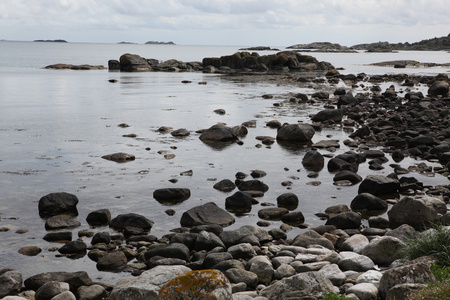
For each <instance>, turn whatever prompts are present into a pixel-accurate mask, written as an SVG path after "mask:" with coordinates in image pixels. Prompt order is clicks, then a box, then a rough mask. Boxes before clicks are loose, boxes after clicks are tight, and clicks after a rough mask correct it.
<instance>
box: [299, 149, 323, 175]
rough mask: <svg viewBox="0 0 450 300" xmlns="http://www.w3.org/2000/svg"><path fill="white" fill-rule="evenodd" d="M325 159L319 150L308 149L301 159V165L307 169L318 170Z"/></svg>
mask: <svg viewBox="0 0 450 300" xmlns="http://www.w3.org/2000/svg"><path fill="white" fill-rule="evenodd" d="M324 164H325V159H324V157H323V155H322V154H320V152H319V151H316V150H309V151H308V152H306V153H305V156H303V159H302V165H303V167H305V169H307V170H309V171H314V172H318V171H320V170H322V169H323V166H324Z"/></svg>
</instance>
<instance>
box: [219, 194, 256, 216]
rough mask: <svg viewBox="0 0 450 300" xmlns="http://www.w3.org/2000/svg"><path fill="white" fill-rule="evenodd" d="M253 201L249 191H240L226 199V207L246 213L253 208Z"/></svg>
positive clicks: (229, 209) (232, 210)
mask: <svg viewBox="0 0 450 300" xmlns="http://www.w3.org/2000/svg"><path fill="white" fill-rule="evenodd" d="M252 203H253V198H252V197H251V195H250V194H249V193H246V192H241V191H238V192H236V193H234V194H233V195H231V196H230V197H227V198H226V199H225V208H226V210H228V211H231V212H240V213H246V212H249V211H251V210H252Z"/></svg>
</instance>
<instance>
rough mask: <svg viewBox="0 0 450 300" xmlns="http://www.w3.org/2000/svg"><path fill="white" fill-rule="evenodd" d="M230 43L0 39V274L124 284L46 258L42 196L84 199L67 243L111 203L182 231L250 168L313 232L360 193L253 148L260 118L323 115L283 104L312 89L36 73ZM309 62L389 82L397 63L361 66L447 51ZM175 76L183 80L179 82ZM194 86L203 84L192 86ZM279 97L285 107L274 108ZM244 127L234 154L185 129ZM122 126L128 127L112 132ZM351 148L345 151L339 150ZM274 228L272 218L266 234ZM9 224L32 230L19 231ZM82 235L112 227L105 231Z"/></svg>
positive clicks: (273, 151) (297, 154) (337, 134)
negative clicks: (291, 199) (250, 124)
mask: <svg viewBox="0 0 450 300" xmlns="http://www.w3.org/2000/svg"><path fill="white" fill-rule="evenodd" d="M239 48H240V47H214V46H168V45H119V44H81V43H80V44H76V43H68V44H60V43H32V42H0V138H1V141H2V144H1V145H2V147H1V149H0V186H1V188H0V190H1V196H0V217H1V220H0V228H1V227H6V228H9V229H10V230H9V231H7V232H0V238H1V239H2V243H1V244H0V269H2V268H15V269H17V270H19V271H20V272H22V273H23V275H24V277H25V278H27V277H28V276H30V275H34V274H37V273H41V272H46V271H57V270H58V271H59V270H62V271H78V270H86V271H88V273H89V274H90V275H91V276H92V277H93V278H96V279H98V280H103V281H106V282H111V283H114V282H116V281H117V280H118V279H119V278H121V277H123V276H126V275H127V274H113V273H105V272H98V271H97V270H96V268H95V263H94V262H92V261H90V260H89V258H87V257H84V258H82V259H78V260H70V259H67V258H64V257H56V253H55V252H50V251H48V249H49V248H51V247H55V246H59V245H58V244H53V243H47V242H45V241H44V240H43V239H42V237H43V236H44V235H45V234H46V231H45V228H44V220H42V219H41V218H39V215H38V201H39V199H40V198H41V197H42V196H44V195H46V194H48V193H52V192H59V191H65V192H69V193H73V194H75V195H77V196H78V198H79V199H80V203H79V204H78V210H79V213H80V214H79V216H78V218H77V219H78V220H79V221H80V222H81V223H82V226H81V227H80V228H77V229H75V230H74V231H73V232H74V236H76V232H77V231H78V230H81V229H90V228H89V226H88V225H87V224H86V222H85V218H86V216H87V214H88V213H89V212H91V211H93V210H96V209H101V208H108V209H110V210H111V213H112V215H113V217H114V216H116V215H118V214H122V213H130V212H134V213H140V214H143V215H145V216H146V217H148V218H149V219H151V220H153V221H155V225H154V227H153V229H152V232H151V234H153V235H156V236H157V237H161V236H163V235H164V234H167V233H169V230H170V229H172V228H176V227H179V226H180V224H179V220H180V216H181V214H182V213H183V212H184V211H185V210H187V209H189V208H191V207H193V206H196V205H200V204H202V203H206V202H210V201H213V202H215V203H217V205H219V206H220V207H223V208H224V205H225V198H226V197H227V196H229V195H231V194H232V193H234V191H233V192H232V193H229V194H225V193H222V192H219V191H216V190H214V189H213V188H212V186H213V184H214V183H215V182H217V181H219V180H222V179H226V178H227V179H231V180H234V175H235V174H236V172H238V171H242V172H245V173H247V174H249V173H250V172H251V170H255V169H259V170H264V171H265V172H267V176H265V177H263V178H262V179H261V180H262V181H264V182H265V183H266V184H268V185H269V187H270V189H269V191H268V192H267V193H266V195H265V196H264V197H263V198H261V199H259V200H260V201H261V202H267V203H271V204H276V198H277V196H278V195H280V194H282V193H285V192H293V193H295V194H297V195H298V196H299V199H300V205H299V208H298V210H300V211H302V212H303V214H304V215H305V218H306V223H308V224H309V225H311V226H317V225H321V224H323V221H321V220H319V219H318V218H317V217H316V216H315V215H314V214H315V213H317V212H322V211H324V210H325V208H326V207H328V206H330V205H334V204H349V203H350V202H351V200H352V199H353V198H354V197H355V196H356V194H357V186H351V187H337V186H334V185H333V184H332V178H333V176H334V174H330V173H328V172H327V171H326V170H323V171H321V172H320V174H319V177H318V178H317V179H314V180H317V181H321V182H322V184H321V185H319V186H312V185H307V183H308V182H310V181H312V180H311V179H309V178H308V177H307V176H306V175H307V173H308V172H307V171H306V170H304V169H303V167H302V165H301V160H302V158H303V155H304V153H305V151H306V150H307V149H289V148H285V147H283V146H280V145H278V144H276V143H275V144H273V145H272V146H271V147H266V146H263V147H261V148H257V147H255V145H256V144H258V143H259V142H258V141H257V140H256V139H255V137H256V136H260V135H268V136H273V137H275V136H276V131H275V130H273V129H270V128H267V127H265V123H266V122H267V121H269V120H272V119H277V120H279V121H280V122H282V123H284V122H288V123H295V122H298V121H304V122H309V114H311V113H313V112H315V111H317V110H318V109H320V107H308V106H302V105H293V104H290V103H289V102H288V99H289V97H290V94H291V93H297V92H303V93H308V94H311V93H313V92H314V91H315V89H314V88H318V89H321V88H323V87H320V86H300V85H298V86H294V85H293V86H284V85H283V86H278V85H276V84H271V83H266V82H261V83H245V82H235V81H232V80H229V79H227V78H225V77H223V76H219V75H214V74H202V73H152V72H149V73H119V72H108V71H107V70H103V71H72V70H46V69H42V67H44V66H46V65H49V64H54V63H71V64H91V65H105V66H106V65H107V61H108V60H109V59H118V58H119V57H120V55H121V54H123V53H127V52H129V53H136V54H139V55H141V56H143V57H146V58H156V59H159V60H167V59H172V58H175V59H179V60H182V61H200V60H201V59H202V58H203V57H209V56H221V55H229V54H232V53H234V52H236V51H238V49H239ZM266 53H267V52H262V53H261V54H266ZM268 53H270V52H268ZM312 55H314V56H316V57H317V58H318V59H319V60H325V61H329V62H331V63H333V64H334V65H335V66H336V67H343V68H345V69H346V71H344V73H345V72H348V73H359V72H365V73H368V74H375V73H376V74H384V73H397V72H398V70H395V69H393V68H380V67H373V66H368V65H367V64H369V63H374V62H380V61H388V60H399V59H413V60H418V61H421V62H436V63H447V62H450V54H449V53H447V52H402V53H395V54H393V53H391V54H367V53H358V54H330V53H317V54H312ZM448 71H449V70H447V69H445V68H430V69H402V70H401V72H402V73H410V74H412V73H420V74H437V73H442V72H444V73H448ZM110 79H116V80H117V83H110V82H109V80H110ZM183 80H189V81H191V82H192V83H189V84H183V83H182V81H183ZM202 81H206V82H207V84H206V85H199V84H198V82H202ZM338 86H343V85H338ZM422 89H425V87H422ZM355 92H358V90H356V91H355ZM264 94H273V95H274V99H263V98H262V97H261V96H262V95H264ZM275 102H281V103H283V105H282V106H280V107H276V106H274V105H273V104H274V103H275ZM218 108H223V109H225V110H226V114H225V115H223V116H221V115H217V114H215V113H214V112H213V111H214V110H215V109H218ZM250 120H256V128H249V134H248V136H247V137H245V138H243V139H242V141H243V142H244V144H243V145H241V146H239V145H231V146H228V147H225V148H223V149H215V148H211V147H209V146H207V145H205V144H203V143H202V142H201V141H200V140H199V139H198V134H196V133H195V131H196V130H199V129H202V128H208V127H210V126H212V125H214V124H216V123H217V122H224V123H227V124H228V125H230V126H234V125H238V124H241V123H242V122H245V121H250ZM121 123H127V124H129V125H130V127H128V128H120V127H118V126H117V125H118V124H121ZM160 126H170V127H173V128H174V129H178V128H186V129H188V130H189V131H190V132H191V135H190V136H188V137H185V138H174V137H172V136H171V135H168V134H160V133H158V132H156V129H158V128H159V127H160ZM130 133H134V134H136V135H137V138H127V137H123V135H125V134H130ZM346 137H347V134H346V133H345V132H344V131H343V130H342V129H341V128H336V129H333V130H332V129H327V130H323V131H322V132H317V133H316V135H315V136H314V139H313V141H314V142H317V141H320V140H324V139H329V138H333V139H340V140H343V139H345V138H346ZM148 148H150V150H149V149H148ZM347 150H349V149H348V148H346V147H345V146H344V145H342V147H341V148H340V149H339V150H338V151H337V153H341V152H344V151H347ZM115 152H126V153H131V154H134V155H135V156H136V160H135V161H133V162H129V163H125V164H117V163H115V162H111V161H107V160H104V159H102V158H101V156H103V155H105V154H110V153H115ZM164 153H173V154H175V158H173V159H169V160H168V159H165V158H164V155H163V154H164ZM323 153H327V152H326V151H323ZM418 162H419V161H418ZM418 162H413V161H411V160H405V161H404V162H403V163H404V164H405V165H404V166H405V167H407V166H408V165H410V164H414V163H418ZM427 163H428V162H427ZM429 164H431V163H429ZM187 170H192V171H193V175H192V176H181V175H180V173H181V172H184V171H187ZM359 172H360V174H361V175H363V176H364V175H367V174H373V173H376V174H389V173H390V172H392V170H391V169H390V168H389V167H387V168H386V169H385V170H382V171H378V172H373V171H370V170H369V169H368V166H367V164H364V165H361V166H360V171H359ZM415 176H419V179H420V180H421V181H423V182H425V183H429V184H439V183H445V182H446V179H445V178H442V177H435V178H427V177H423V176H420V175H415ZM173 178H176V179H178V182H177V183H176V184H173V183H171V182H169V179H173ZM284 181H292V183H293V185H292V186H291V188H290V189H288V188H286V187H285V186H282V185H281V183H282V182H284ZM164 187H186V188H189V189H190V190H191V198H190V199H188V200H186V201H185V202H183V203H181V204H179V205H176V206H172V207H168V206H164V205H161V204H159V203H158V202H156V201H155V200H154V199H153V197H152V194H153V191H154V190H155V189H157V188H164ZM168 208H173V209H175V211H176V214H175V215H174V216H172V217H169V216H167V215H166V214H165V213H164V211H165V210H167V209H168ZM261 208H262V206H261V205H255V206H254V207H253V209H252V211H251V212H250V214H248V215H246V216H241V217H236V223H235V224H234V225H232V226H231V227H230V228H238V227H240V226H242V225H246V224H251V225H255V224H256V222H257V220H258V218H257V212H258V210H259V209H261ZM280 224H281V223H280V222H273V223H272V225H271V227H269V228H268V229H270V228H272V227H278V226H280ZM17 229H27V230H28V232H27V233H25V234H17V233H16V230H17ZM92 230H93V231H95V232H97V231H110V229H109V228H107V227H104V228H95V229H92ZM300 232H301V230H300V229H294V230H293V231H292V232H291V233H290V236H295V235H296V234H298V233H300ZM86 242H87V243H89V240H87V241H86ZM27 245H36V246H39V247H41V248H42V249H43V251H42V252H41V254H40V255H38V256H36V257H25V256H22V255H20V254H19V253H18V252H17V251H18V249H20V248H21V247H23V246H27Z"/></svg>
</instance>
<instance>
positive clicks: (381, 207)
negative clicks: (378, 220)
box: [350, 193, 388, 211]
mask: <svg viewBox="0 0 450 300" xmlns="http://www.w3.org/2000/svg"><path fill="white" fill-rule="evenodd" d="M387 207H388V205H387V202H386V201H384V200H382V199H380V198H378V197H377V196H374V195H372V194H369V193H361V194H359V195H358V196H356V197H355V198H353V200H352V202H351V204H350V208H351V209H352V210H353V211H366V210H369V211H385V210H386V209H387Z"/></svg>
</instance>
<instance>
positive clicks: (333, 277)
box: [318, 264, 346, 286]
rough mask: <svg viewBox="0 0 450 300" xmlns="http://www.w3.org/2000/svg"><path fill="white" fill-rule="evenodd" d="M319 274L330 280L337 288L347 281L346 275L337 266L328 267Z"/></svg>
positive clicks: (330, 265)
mask: <svg viewBox="0 0 450 300" xmlns="http://www.w3.org/2000/svg"><path fill="white" fill-rule="evenodd" d="M318 273H319V274H322V275H323V276H325V277H326V278H328V279H329V280H330V281H331V283H333V285H335V286H341V285H343V284H344V282H345V279H346V277H345V274H344V273H343V272H342V271H341V270H340V269H339V267H338V265H337V264H329V265H326V266H324V267H323V268H322V269H320V270H319V271H318Z"/></svg>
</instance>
